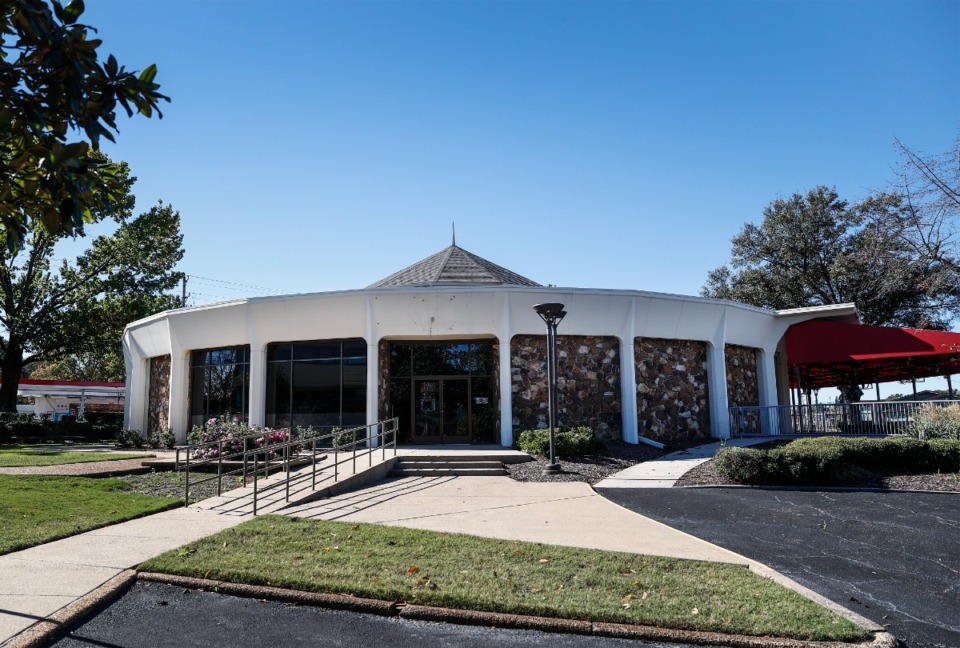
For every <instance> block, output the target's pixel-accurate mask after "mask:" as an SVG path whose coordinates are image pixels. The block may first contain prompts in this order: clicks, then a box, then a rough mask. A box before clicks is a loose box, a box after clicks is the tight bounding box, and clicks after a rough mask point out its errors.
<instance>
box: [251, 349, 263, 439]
mask: <svg viewBox="0 0 960 648" xmlns="http://www.w3.org/2000/svg"><path fill="white" fill-rule="evenodd" d="M247 390H248V391H249V393H248V397H249V399H250V401H249V402H250V411H249V412H248V413H247V418H248V423H249V425H250V426H251V427H264V425H266V419H267V414H266V410H267V347H266V346H265V345H263V344H256V343H253V342H251V343H250V384H249V385H247Z"/></svg>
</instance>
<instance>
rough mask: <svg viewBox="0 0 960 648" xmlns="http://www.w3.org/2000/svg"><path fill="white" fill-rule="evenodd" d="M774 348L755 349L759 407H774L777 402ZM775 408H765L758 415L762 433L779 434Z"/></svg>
mask: <svg viewBox="0 0 960 648" xmlns="http://www.w3.org/2000/svg"><path fill="white" fill-rule="evenodd" d="M775 354H776V349H760V350H758V351H757V355H758V357H757V383H758V385H757V389H758V390H759V393H760V406H761V407H774V406H776V405H777V404H778V396H777V366H776V358H775ZM775 419H776V412H775V410H765V413H764V414H761V416H760V431H761V432H762V433H763V434H779V433H780V431H779V426H778V425H777V423H776V420H775Z"/></svg>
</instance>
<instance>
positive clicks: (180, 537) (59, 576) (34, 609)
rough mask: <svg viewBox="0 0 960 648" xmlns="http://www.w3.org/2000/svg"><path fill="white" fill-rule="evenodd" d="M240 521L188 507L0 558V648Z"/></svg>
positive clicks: (241, 519)
mask: <svg viewBox="0 0 960 648" xmlns="http://www.w3.org/2000/svg"><path fill="white" fill-rule="evenodd" d="M244 519H245V518H244V517H239V516H230V515H220V514H218V513H214V512H211V511H208V510H206V509H203V508H200V507H194V506H192V507H190V508H186V509H185V508H179V509H173V510H171V511H164V512H163V513H157V514H155V515H150V516H148V517H143V518H139V519H136V520H131V521H129V522H123V523H121V524H114V525H112V526H108V527H104V528H102V529H97V530H95V531H88V532H87V533H81V534H80V535H75V536H72V537H70V538H64V539H63V540H57V541H55V542H49V543H47V544H44V545H39V546H37V547H31V548H30V549H24V550H23V551H16V552H13V553H9V554H6V555H4V556H0V644H2V643H4V642H5V641H6V640H8V639H10V638H11V637H13V636H14V635H16V634H18V633H20V632H22V631H23V630H26V629H27V628H29V627H30V626H31V625H33V624H34V623H35V622H36V621H38V620H40V619H43V618H45V617H47V616H49V615H51V614H53V613H54V612H56V611H57V610H59V609H61V608H63V607H65V606H67V605H69V604H70V603H73V602H74V601H76V600H77V599H79V598H81V597H83V596H85V595H86V594H88V593H90V592H91V591H93V590H95V589H96V588H98V587H100V586H101V585H102V584H104V583H105V582H107V581H108V580H110V579H111V578H113V577H114V576H117V575H118V574H120V572H122V571H123V570H125V569H129V568H131V567H133V566H135V565H137V564H139V563H141V562H143V561H144V560H146V559H147V558H152V557H153V556H156V555H157V554H159V553H162V552H164V551H169V550H170V549H175V548H177V547H179V546H181V545H183V544H185V543H188V542H192V541H194V540H197V539H199V538H202V537H204V536H208V535H210V534H211V533H216V532H217V531H220V530H222V529H226V528H228V527H231V526H234V525H236V524H239V523H240V522H242V521H243V520H244Z"/></svg>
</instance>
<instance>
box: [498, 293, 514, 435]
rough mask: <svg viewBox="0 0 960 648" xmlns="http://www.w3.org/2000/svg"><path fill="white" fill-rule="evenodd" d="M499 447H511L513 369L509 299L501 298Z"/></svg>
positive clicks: (507, 297) (506, 297)
mask: <svg viewBox="0 0 960 648" xmlns="http://www.w3.org/2000/svg"><path fill="white" fill-rule="evenodd" d="M499 333H500V336H499V339H498V343H499V344H498V346H499V349H500V362H499V365H500V375H499V376H498V379H499V381H500V445H502V446H504V447H507V448H509V447H510V446H512V445H513V369H512V366H511V365H512V359H511V356H510V338H511V331H510V297H509V296H508V295H504V296H503V307H502V309H501V312H500V332H499Z"/></svg>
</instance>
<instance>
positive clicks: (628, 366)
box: [620, 309, 639, 443]
mask: <svg viewBox="0 0 960 648" xmlns="http://www.w3.org/2000/svg"><path fill="white" fill-rule="evenodd" d="M631 312H633V309H631ZM620 414H621V421H622V424H623V432H622V434H623V440H624V441H625V442H626V443H639V439H638V436H639V433H638V431H637V361H636V355H635V354H634V345H633V316H632V315H631V317H630V318H628V324H627V326H625V327H624V331H623V334H622V335H621V336H620Z"/></svg>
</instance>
